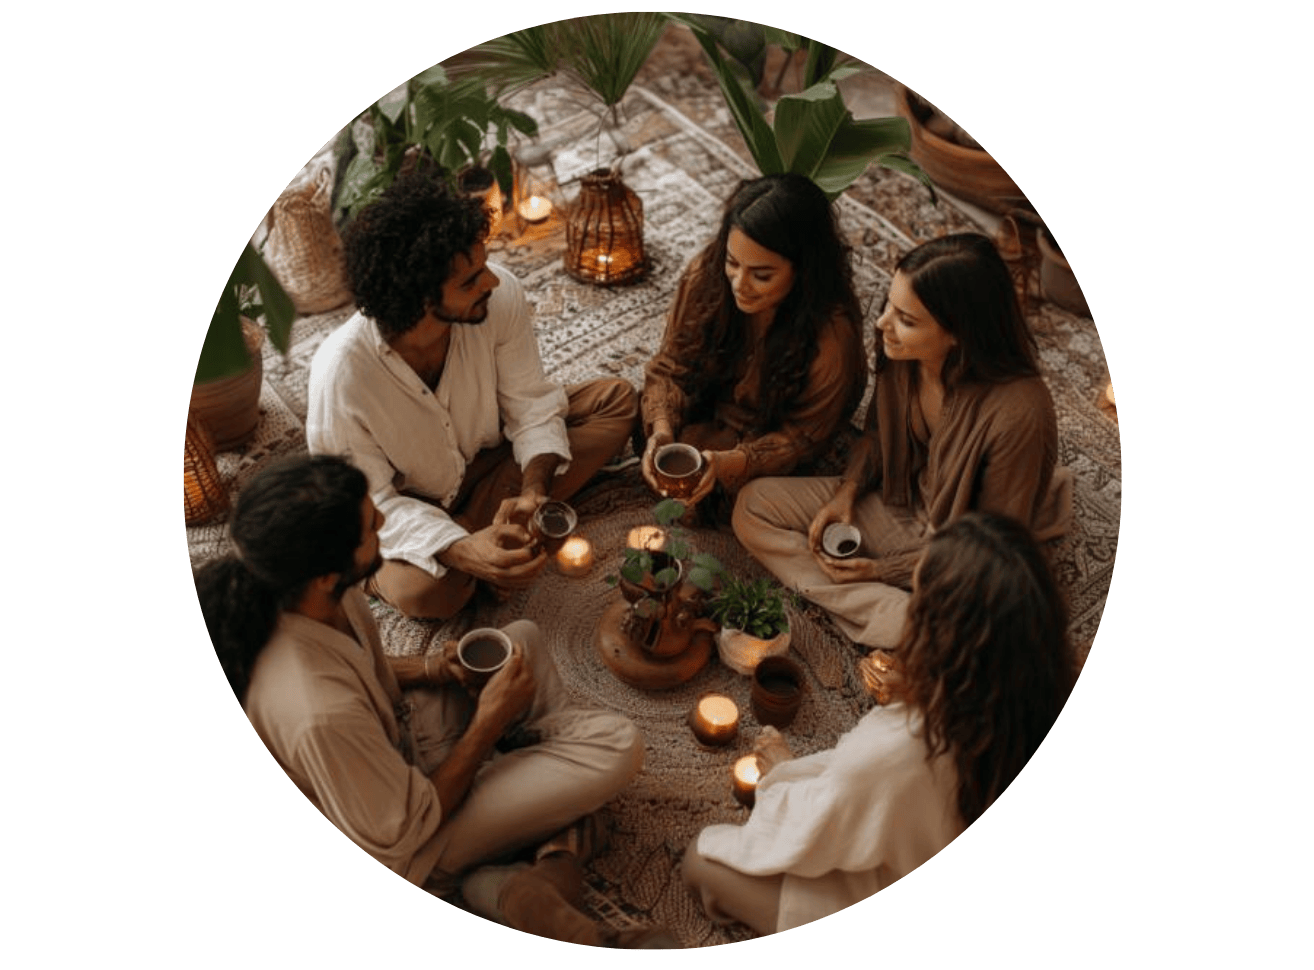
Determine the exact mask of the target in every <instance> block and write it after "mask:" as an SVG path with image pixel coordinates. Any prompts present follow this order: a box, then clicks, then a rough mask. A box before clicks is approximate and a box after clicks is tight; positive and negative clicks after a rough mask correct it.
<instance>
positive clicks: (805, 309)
mask: <svg viewBox="0 0 1314 970" xmlns="http://www.w3.org/2000/svg"><path fill="white" fill-rule="evenodd" d="M861 326H862V311H861V308H860V307H859V305H858V300H857V297H856V295H855V294H854V290H853V274H852V269H851V267H850V264H849V250H848V247H847V246H846V245H845V243H844V241H843V239H842V238H841V236H840V234H839V228H838V225H837V221H836V215H835V211H834V208H833V207H832V205H831V203H830V201H829V200H828V199H827V198H826V195H825V193H824V192H822V191H821V189H820V188H818V187H817V185H816V184H815V183H814V182H813V181H812V180H811V179H808V178H807V177H805V176H802V175H793V174H785V175H768V176H763V177H761V178H756V179H750V180H746V181H743V182H741V183H740V184H739V185H738V186H737V187H736V189H735V191H734V193H733V194H732V195H731V196H730V198H729V200H728V201H727V203H726V206H725V210H724V212H723V214H722V218H721V225H720V228H719V230H718V231H717V234H716V236H715V237H714V238H713V239H712V241H711V242H709V243H708V244H707V246H706V247H704V249H703V250H702V252H700V253H699V254H698V255H697V256H696V257H694V259H693V261H692V262H691V263H690V264H689V267H688V268H687V269H686V270H685V273H684V276H683V278H682V279H681V281H680V287H679V290H678V292H677V294H676V297H675V302H674V303H673V304H672V307H671V311H670V314H669V316H668V318H667V325H666V334H665V336H664V337H663V340H662V345H661V347H660V349H659V350H658V352H657V354H656V355H655V356H654V357H653V359H652V360H651V361H650V362H649V363H648V366H647V370H646V373H645V380H644V388H643V397H642V421H643V427H642V432H643V434H644V435H645V436H646V448H645V449H644V451H643V465H642V467H643V474H644V477H645V478H646V479H647V481H648V483H649V484H650V485H651V486H652V487H653V488H654V489H655V490H656V489H657V482H656V478H655V471H654V467H653V456H654V454H655V452H656V449H657V448H658V447H660V446H661V445H663V444H667V443H670V442H673V441H680V442H685V443H687V444H691V445H693V446H694V447H696V448H698V449H699V450H700V451H702V452H703V457H704V459H705V471H704V474H703V477H702V479H701V480H700V482H699V483H698V486H697V487H696V489H695V490H694V493H693V495H692V496H690V497H689V498H687V499H685V500H684V501H685V504H686V505H690V506H697V507H698V508H699V510H700V513H701V516H700V517H701V518H702V519H703V520H704V521H705V522H708V523H709V524H712V523H717V524H722V523H727V522H728V521H729V515H730V508H731V506H732V504H733V498H734V496H735V494H736V493H737V492H738V491H739V489H740V487H742V486H743V484H744V483H745V482H747V481H750V480H751V479H754V478H757V477H758V476H760V475H788V474H791V473H792V472H794V470H795V469H796V468H797V467H799V466H800V465H805V464H806V463H808V462H810V461H813V460H815V459H816V458H818V457H819V456H820V455H821V454H822V453H823V452H824V451H825V449H826V448H827V447H828V446H830V445H831V443H832V442H833V440H834V437H835V434H836V432H837V431H838V430H839V429H840V427H841V426H842V424H843V423H844V422H845V421H847V420H848V419H849V418H850V417H851V416H852V414H853V412H854V410H855V409H856V407H857V405H858V402H859V401H860V400H861V398H862V394H863V391H864V390H865V389H866V382H867V365H866V360H865V355H864V352H863V346H862V332H861ZM704 500H706V501H704ZM700 503H701V504H700Z"/></svg>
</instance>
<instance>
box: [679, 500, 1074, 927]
mask: <svg viewBox="0 0 1314 970" xmlns="http://www.w3.org/2000/svg"><path fill="white" fill-rule="evenodd" d="M899 656H900V657H901V658H902V661H903V663H902V679H901V680H899V681H898V682H897V683H896V684H895V685H894V686H893V692H894V696H893V698H892V699H891V700H890V701H889V702H888V703H886V704H885V705H884V706H880V707H876V708H875V709H873V710H872V711H870V712H869V713H868V714H866V715H865V716H864V717H863V718H862V720H860V721H859V722H858V724H857V725H856V726H855V727H854V728H853V729H852V730H851V731H849V732H848V733H847V734H845V735H844V736H843V737H841V738H840V740H839V743H838V744H837V745H836V746H835V747H834V748H832V749H830V750H827V751H822V752H819V753H817V754H812V755H808V756H806V757H801V758H794V757H793V756H792V754H791V753H790V751H789V749H788V748H787V747H786V746H785V744H784V742H783V740H782V739H781V737H780V735H779V734H778V733H776V732H774V731H772V730H771V729H765V730H764V731H763V734H762V735H761V736H759V738H758V741H757V743H756V745H755V748H756V750H757V752H758V760H759V765H760V767H761V769H762V778H761V781H759V783H758V787H757V795H756V804H755V807H754V808H753V812H752V814H751V815H750V816H749V818H748V821H747V822H745V823H744V824H743V825H713V826H709V827H708V828H705V829H703V831H702V832H701V833H700V834H699V836H698V838H697V839H696V840H695V841H694V842H693V843H692V844H691V845H690V847H689V849H688V851H687V852H686V853H685V857H684V864H683V871H684V876H685V881H686V882H687V883H688V884H689V885H690V887H691V888H692V889H693V890H694V892H695V893H696V894H697V895H698V896H699V898H701V900H702V903H703V906H704V908H705V909H706V911H707V913H708V915H709V916H710V917H711V918H712V919H714V920H717V921H721V922H731V921H739V922H743V923H745V924H747V925H749V926H751V927H753V928H754V929H756V930H757V931H758V932H760V933H773V932H777V931H779V930H784V929H789V928H791V927H794V926H798V925H800V924H803V923H807V922H811V921H812V920H816V919H820V918H821V917H823V916H827V915H829V914H831V913H834V912H836V911H838V910H840V909H843V908H845V907H847V906H851V905H852V904H853V903H856V902H858V901H859V900H861V899H864V898H866V897H867V896H870V895H872V894H873V893H875V892H878V891H879V890H881V889H883V888H885V887H886V886H888V885H889V884H890V883H892V882H894V881H896V880H897V879H899V878H901V877H903V876H904V875H907V874H908V873H909V872H911V871H912V870H913V869H915V868H917V867H918V866H920V865H921V864H922V863H923V862H925V861H926V860H927V859H929V858H931V857H932V856H933V855H935V854H936V853H937V852H939V851H940V850H941V849H942V848H944V847H945V846H946V845H948V844H949V842H951V841H952V840H953V839H954V838H956V837H957V836H958V835H959V834H960V833H961V832H962V831H963V829H964V828H966V827H967V826H968V825H971V824H972V823H973V822H975V821H976V820H977V819H978V818H979V817H980V816H981V814H982V812H984V811H985V810H986V809H987V808H989V807H990V806H991V805H992V804H993V803H994V802H995V801H996V800H997V799H998V798H999V796H1000V795H1001V794H1002V793H1003V792H1004V790H1005V789H1006V788H1007V787H1008V786H1009V784H1011V783H1012V781H1013V780H1014V779H1015V778H1016V777H1017V775H1018V773H1019V772H1020V771H1021V770H1022V768H1023V767H1024V766H1025V765H1026V763H1027V761H1028V760H1029V759H1030V758H1031V756H1032V755H1033V754H1035V752H1036V749H1037V748H1038V747H1039V746H1040V743H1041V741H1043V740H1044V738H1045V735H1046V734H1047V733H1048V732H1049V729H1050V728H1051V727H1052V726H1053V724H1054V721H1055V719H1056V718H1057V717H1058V714H1059V711H1060V710H1061V709H1062V707H1063V704H1064V702H1065V701H1066V700H1067V698H1068V694H1069V693H1070V692H1071V690H1072V686H1073V682H1074V680H1075V677H1076V670H1075V664H1074V658H1073V654H1072V651H1071V650H1070V648H1069V644H1068V638H1067V611H1066V608H1065V606H1064V604H1063V600H1062V598H1061V596H1060V595H1059V591H1058V588H1057V586H1056V585H1055V583H1054V579H1053V577H1052V575H1051V574H1050V571H1049V567H1048V565H1047V563H1046V561H1045V557H1044V555H1043V554H1042V552H1041V550H1040V549H1039V547H1038V546H1037V544H1036V541H1035V539H1034V538H1033V537H1032V535H1031V532H1030V530H1029V529H1027V528H1026V527H1025V526H1023V525H1022V524H1021V523H1019V522H1017V521H1015V520H1013V519H1009V518H1007V517H1004V516H1000V515H996V514H993V513H986V512H970V513H968V514H966V515H963V516H961V517H960V518H958V519H956V520H954V521H953V522H952V523H950V524H949V525H948V526H946V527H945V528H944V529H942V530H940V531H939V532H938V533H936V535H935V537H934V538H933V539H932V540H931V541H930V544H929V545H928V546H927V548H926V551H925V553H924V555H923V557H922V559H921V560H920V562H919V564H918V566H917V568H916V570H915V572H914V578H913V594H912V600H911V602H910V604H909V608H908V611H907V615H906V623H905V626H904V631H903V636H902V638H901V642H900V647H899Z"/></svg>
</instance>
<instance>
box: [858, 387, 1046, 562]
mask: <svg viewBox="0 0 1314 970" xmlns="http://www.w3.org/2000/svg"><path fill="white" fill-rule="evenodd" d="M915 366H916V365H915V363H914V364H909V363H905V362H901V361H888V362H887V363H886V367H885V370H884V371H883V372H882V373H881V374H879V375H877V378H876V386H875V389H874V391H873V393H872V402H871V406H870V408H869V409H868V411H867V421H866V427H865V430H864V432H863V436H862V438H861V439H860V440H859V441H858V443H857V445H856V446H855V447H854V450H853V454H852V456H851V457H850V460H849V466H848V469H847V471H846V472H845V475H844V477H845V478H846V479H848V480H850V481H853V482H855V483H857V484H858V486H859V494H861V493H863V492H865V491H867V490H869V489H873V488H879V489H880V494H881V500H882V501H883V502H885V504H886V505H895V506H903V507H906V508H911V509H914V510H916V511H917V512H919V513H920V514H922V515H924V516H925V518H926V521H927V522H929V523H930V525H931V527H932V528H933V529H935V528H939V527H940V526H942V525H944V524H945V523H947V522H950V521H952V520H953V519H955V518H957V517H958V516H960V515H962V514H963V513H965V512H968V511H973V510H984V511H989V512H998V513H1000V514H1002V515H1008V516H1011V517H1012V518H1015V519H1017V520H1018V521H1019V522H1022V523H1024V524H1025V525H1028V526H1030V527H1031V530H1032V532H1033V533H1034V534H1035V536H1036V538H1037V539H1039V540H1045V539H1051V538H1054V537H1056V536H1060V535H1062V534H1063V533H1065V532H1066V531H1067V529H1068V526H1069V525H1070V524H1071V521H1072V476H1071V473H1070V472H1069V470H1068V469H1066V468H1060V467H1057V462H1058V423H1057V421H1056V419H1055V415H1054V402H1053V399H1052V398H1051V397H1050V394H1049V389H1048V388H1047V387H1046V386H1045V382H1044V381H1043V380H1042V379H1041V378H1039V377H1020V378H1016V379H1014V380H1011V381H1008V382H1005V383H1002V384H983V383H972V384H965V385H962V386H960V387H957V388H955V389H953V390H952V391H948V392H946V394H945V398H944V411H943V413H942V415H941V418H940V426H939V428H938V429H937V430H936V432H935V434H934V435H932V436H931V439H930V441H929V443H923V442H922V441H921V440H919V439H918V438H917V436H916V435H915V434H914V433H913V431H912V427H913V425H912V417H911V413H910V412H911V406H912V401H913V397H914V389H913V373H914V368H915ZM928 539H929V537H928ZM928 539H924V540H922V541H921V542H920V543H919V544H918V545H917V546H916V547H915V548H909V549H907V550H906V551H903V552H900V553H895V554H894V555H892V556H890V557H887V559H886V560H885V562H886V564H887V565H888V566H889V567H890V572H889V574H888V579H887V581H888V582H890V583H891V584H893V585H898V586H904V587H905V588H907V587H908V586H909V585H910V584H911V582H912V571H913V567H914V566H915V565H916V563H917V559H918V557H919V556H920V555H921V551H922V548H923V547H924V546H925V543H926V541H928Z"/></svg>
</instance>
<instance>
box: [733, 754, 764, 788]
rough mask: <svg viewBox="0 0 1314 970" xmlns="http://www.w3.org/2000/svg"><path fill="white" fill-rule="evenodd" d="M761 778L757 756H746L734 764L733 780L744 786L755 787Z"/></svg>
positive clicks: (760, 768)
mask: <svg viewBox="0 0 1314 970" xmlns="http://www.w3.org/2000/svg"><path fill="white" fill-rule="evenodd" d="M761 777H762V767H761V766H760V765H759V764H758V763H757V755H755V754H747V755H744V756H743V757H742V758H740V759H739V760H738V761H736V762H735V778H736V779H738V780H739V781H740V782H742V783H743V784H745V785H756V784H757V782H758V779H759V778H761Z"/></svg>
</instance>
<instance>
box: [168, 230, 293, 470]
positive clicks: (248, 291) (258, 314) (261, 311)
mask: <svg viewBox="0 0 1314 970" xmlns="http://www.w3.org/2000/svg"><path fill="white" fill-rule="evenodd" d="M295 318H296V310H295V308H294V307H293V305H292V300H291V298H290V297H289V296H288V295H287V292H286V291H285V290H284V289H283V287H282V286H281V285H280V284H279V282H278V280H277V278H275V276H274V274H273V272H272V271H271V270H270V268H269V266H268V264H267V263H266V262H265V260H264V257H263V256H261V255H260V253H259V251H257V250H256V248H255V246H253V245H252V244H251V243H249V242H248V243H247V244H246V247H245V248H244V249H243V250H242V255H241V256H239V257H238V259H237V263H236V265H234V266H233V271H232V273H230V274H229V276H228V282H227V283H225V284H224V288H223V292H222V293H220V295H219V302H218V303H217V304H216V306H215V308H214V314H213V315H212V316H211V318H210V327H209V329H208V330H207V331H206V332H205V343H204V344H203V345H202V346H201V356H200V358H199V359H198V360H197V362H196V374H195V376H194V378H193V381H192V398H191V409H192V411H193V412H195V413H196V414H197V415H198V416H199V417H200V419H201V421H202V422H203V423H204V424H205V427H206V429H207V430H208V431H209V432H210V435H211V437H212V438H213V439H214V444H215V448H216V449H217V450H219V451H224V450H227V449H229V448H235V447H237V446H238V445H241V444H243V443H244V442H245V441H247V440H248V439H249V438H250V437H251V435H252V434H254V433H255V428H256V424H257V423H258V421H259V419H260V383H261V379H262V376H263V371H262V368H261V366H260V347H261V345H262V344H263V343H264V339H265V336H266V334H267V335H268V336H269V339H270V340H272V341H273V344H274V347H276V348H277V349H278V350H279V352H280V353H287V348H288V340H289V335H290V333H291V330H292V321H293V320H294V319H295ZM261 321H263V326H262V325H261Z"/></svg>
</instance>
